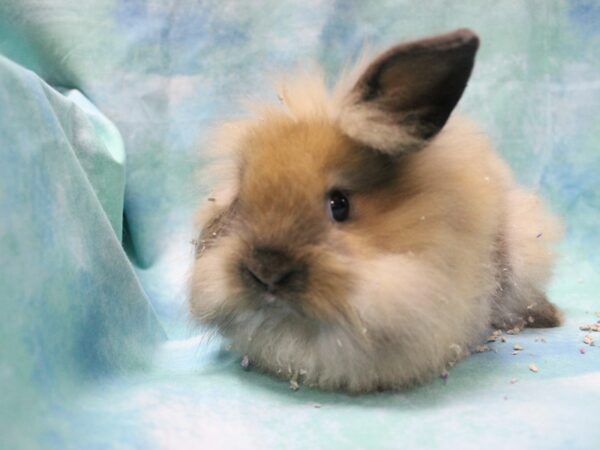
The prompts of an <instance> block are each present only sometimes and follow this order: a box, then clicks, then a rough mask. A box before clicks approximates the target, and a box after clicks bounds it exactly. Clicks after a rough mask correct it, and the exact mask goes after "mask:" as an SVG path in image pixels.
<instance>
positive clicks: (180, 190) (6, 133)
mask: <svg viewBox="0 0 600 450" xmlns="http://www.w3.org/2000/svg"><path fill="white" fill-rule="evenodd" d="M458 27H470V28H472V29H474V30H476V31H477V32H478V33H479V34H480V36H481V38H482V42H483V45H482V48H481V50H480V52H479V55H478V61H477V64H476V68H475V71H474V74H473V78H472V81H471V82H470V84H469V86H468V88H467V91H466V94H465V97H464V98H463V99H462V100H461V103H460V108H459V109H460V110H461V111H462V112H465V113H467V114H469V115H471V116H472V117H473V118H474V119H475V120H476V121H478V122H479V123H480V124H482V126H483V127H484V128H485V129H486V130H487V131H488V132H489V133H490V135H491V136H492V138H493V139H494V141H495V143H496V144H497V146H498V148H499V150H500V152H501V153H502V154H503V156H504V157H505V158H506V159H507V160H508V161H509V163H510V164H511V166H512V167H513V168H514V170H515V172H516V176H517V178H518V179H519V181H520V182H521V183H522V184H524V185H526V186H529V187H531V188H533V189H535V190H537V191H538V192H539V193H540V194H541V195H542V196H543V197H545V198H546V199H547V200H548V202H549V204H550V206H551V208H552V209H553V210H554V211H556V212H557V213H559V214H561V215H562V216H563V218H564V220H565V224H566V229H567V237H566V240H565V242H564V244H563V245H562V247H561V255H562V256H561V260H560V263H559V266H558V268H557V273H556V277H555V279H554V281H553V283H552V286H551V289H550V297H551V298H552V299H553V300H554V301H555V302H556V303H557V304H558V305H560V306H561V307H562V308H563V309H564V311H565V312H566V316H567V320H566V323H565V324H564V326H562V327H561V328H557V329H548V330H526V331H525V332H523V333H521V334H520V335H518V336H507V338H508V339H507V342H505V343H501V342H497V343H494V344H491V348H492V350H493V351H490V352H485V353H480V354H475V355H473V356H471V357H470V358H469V359H467V360H465V361H464V362H462V363H460V364H458V365H457V366H455V367H454V368H453V370H452V371H451V372H450V375H449V377H448V379H447V380H446V381H444V380H441V379H440V380H435V381H434V382H432V383H429V384H427V385H425V386H421V387H418V388H416V389H413V390H410V391H405V392H386V393H380V394H374V395H367V396H358V397H355V396H354V397H353V396H348V395H345V394H341V393H324V392H319V391H315V390H311V389H308V388H302V389H301V390H300V391H297V392H292V391H290V390H289V389H288V385H287V383H285V382H282V381H277V380H274V379H272V378H270V377H268V376H265V375H261V374H258V373H254V372H252V371H249V372H247V371H244V370H242V369H241V368H240V366H239V355H235V354H231V353H230V352H227V351H226V350H224V349H222V348H221V346H220V342H219V341H218V339H209V338H208V335H206V334H205V333H204V331H203V330H198V329H195V328H193V327H191V326H190V325H189V320H188V317H187V314H186V309H185V296H186V286H185V283H186V279H187V276H188V274H189V267H190V263H191V261H192V258H193V248H192V246H191V245H190V243H189V242H190V240H191V239H192V238H193V237H194V235H193V230H192V227H191V224H192V215H193V212H194V209H195V208H196V206H197V205H198V203H199V202H200V200H201V198H202V195H203V194H205V192H203V188H201V187H200V186H201V183H199V179H198V173H199V170H200V169H201V168H202V166H203V163H204V161H205V155H206V152H207V147H206V143H205V142H206V141H205V136H206V135H207V133H208V130H209V129H210V128H211V126H212V125H213V124H214V123H215V122H217V121H219V120H221V119H224V118H232V117H239V116H240V115H243V114H244V110H243V108H242V107H241V106H240V99H242V100H244V99H248V98H250V99H252V98H257V97H261V96H267V97H269V96H271V97H272V96H274V94H273V91H272V89H271V86H270V80H271V79H272V76H273V75H274V74H277V73H281V72H285V71H289V70H292V69H293V68H295V67H297V66H298V65H301V64H305V63H307V62H309V61H313V60H316V61H318V62H319V63H320V64H321V65H322V66H323V67H324V69H325V71H326V74H327V75H328V77H330V78H331V79H333V78H334V77H335V75H336V74H337V73H338V72H339V71H340V70H341V69H342V68H343V66H344V65H345V64H346V63H347V62H348V61H350V60H352V58H354V57H355V56H356V55H357V54H358V53H359V52H360V50H361V49H362V47H363V46H364V45H365V44H371V45H372V46H375V47H385V46H386V45H389V44H391V43H394V42H396V41H399V40H403V39H408V38H415V37H419V36H424V35H428V34H434V33H438V32H443V31H448V30H452V29H454V28H458ZM598 48H600V5H598V4H597V3H596V2H593V1H584V0H581V1H579V0H571V1H567V0H539V1H536V0H534V1H527V0H516V1H512V2H496V1H494V0H481V1H472V2H458V3H457V2H451V1H448V0H435V1H431V2H421V1H418V0H389V1H382V2H361V1H358V0H348V1H341V0H340V1H333V0H309V1H305V2H301V3H298V2H292V1H275V0H271V1H268V0H261V1H253V2H241V1H240V2H234V1H217V0H213V1H210V0H209V1H194V0H166V1H158V0H156V1H143V0H129V1H126V0H85V1H82V0H56V1H53V2H44V1H41V0H4V1H2V2H0V54H1V55H2V56H0V448H7V449H9V448H10V449H12V448H15V449H21V448H25V449H27V448H50V449H53V448H56V449H64V448H77V449H79V448H98V449H104V448H144V449H154V448H156V449H170V448H177V449H180V448H202V447H208V448H256V447H266V448H270V447H272V448H281V447H286V448H307V447H317V448H332V449H333V448H365V447H373V448H397V447H398V448H421V447H422V448H449V449H451V448H484V447H490V448H514V447H517V446H518V447H524V448H540V449H541V448H543V449H546V450H547V449H558V448H568V449H577V448H580V449H587V448H592V447H594V445H597V439H598V438H599V437H600V431H599V429H598V425H599V424H600V422H599V419H598V411H597V405H598V404H599V401H600V346H594V345H588V344H585V343H583V342H582V341H583V338H584V336H585V335H588V334H589V335H590V336H591V337H592V338H594V339H595V340H596V341H597V342H600V334H598V333H590V332H585V331H581V330H580V329H579V327H580V326H581V325H585V324H589V323H595V322H596V321H598V320H600V317H598V316H597V314H598V312H599V311H600V296H599V292H600V256H599V253H598V248H599V246H600V237H599V236H598V226H599V225H600V176H599V175H598V174H599V173H600V152H598V147H599V146H600V78H599V75H598V74H599V73H600V58H598V50H597V49H598ZM516 343H519V344H520V345H521V346H522V347H523V348H524V350H523V351H521V352H519V354H517V355H513V350H512V349H513V345H514V344H516ZM530 364H535V365H537V367H538V369H539V371H538V372H537V373H535V372H532V371H531V370H529V368H528V366H529V365H530Z"/></svg>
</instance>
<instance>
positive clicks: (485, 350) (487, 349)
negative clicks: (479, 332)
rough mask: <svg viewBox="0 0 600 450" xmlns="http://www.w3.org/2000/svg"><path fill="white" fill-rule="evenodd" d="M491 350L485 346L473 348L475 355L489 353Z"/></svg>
mask: <svg viewBox="0 0 600 450" xmlns="http://www.w3.org/2000/svg"><path fill="white" fill-rule="evenodd" d="M490 350H491V349H490V348H489V347H488V346H487V345H478V346H477V347H475V353H484V352H489V351H490Z"/></svg>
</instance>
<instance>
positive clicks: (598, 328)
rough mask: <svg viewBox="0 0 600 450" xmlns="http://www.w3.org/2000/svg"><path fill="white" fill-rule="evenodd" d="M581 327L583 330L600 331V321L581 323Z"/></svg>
mask: <svg viewBox="0 0 600 450" xmlns="http://www.w3.org/2000/svg"><path fill="white" fill-rule="evenodd" d="M579 329H580V330H581V331H593V332H597V333H600V323H590V324H589V325H581V326H580V327H579Z"/></svg>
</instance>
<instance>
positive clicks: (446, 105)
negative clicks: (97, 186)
mask: <svg viewBox="0 0 600 450" xmlns="http://www.w3.org/2000/svg"><path fill="white" fill-rule="evenodd" d="M477 42H478V41H477V40H476V37H474V35H473V34H472V33H470V32H468V31H467V30H459V31H457V32H455V33H452V34H449V35H443V36H441V37H436V38H433V39H429V40H424V41H418V42H417V43H411V44H404V45H401V46H398V47H395V48H393V49H392V50H390V51H389V52H388V53H386V54H383V55H382V56H381V57H379V58H378V59H376V60H375V61H374V62H373V63H371V65H369V66H368V67H367V69H366V70H363V71H362V72H360V73H359V76H358V80H357V79H356V77H355V78H353V79H352V78H350V80H351V81H348V80H346V81H342V82H340V84H338V87H337V89H336V90H335V91H334V93H333V94H329V93H328V92H327V89H326V88H325V86H324V83H323V81H322V78H321V77H319V76H314V77H310V76H305V77H302V78H300V79H298V80H296V81H295V82H288V83H287V84H286V85H284V87H283V88H282V90H281V97H282V101H283V103H284V106H283V107H282V108H279V107H274V106H273V107H264V108H262V109H261V111H260V112H259V113H258V118H256V119H253V120H248V121H245V122H241V123H238V124H234V125H228V126H226V127H225V130H226V131H225V133H223V134H224V135H225V140H223V141H221V142H220V144H218V148H219V151H222V152H223V156H224V159H225V160H226V161H229V162H230V163H231V170H230V171H229V174H228V176H226V177H224V178H223V179H222V180H221V181H222V183H221V184H222V186H220V187H219V188H218V189H217V190H216V191H215V192H213V194H211V198H210V201H208V202H206V203H207V204H206V206H205V207H203V208H202V210H201V212H200V215H199V217H200V220H199V222H200V228H201V230H202V232H201V236H200V239H199V241H198V247H197V255H196V256H197V258H196V261H195V265H194V269H193V275H192V280H191V296H190V309H191V313H192V316H193V317H194V318H195V319H196V320H197V321H198V322H199V323H201V324H204V325H207V326H210V327H214V328H215V329H216V330H218V331H219V332H220V333H221V334H223V335H224V336H225V337H226V338H227V339H228V341H229V342H230V343H231V345H232V347H233V348H234V349H235V350H237V351H239V352H240V353H241V354H244V355H247V356H248V358H249V360H250V361H251V362H252V364H253V365H254V366H255V367H257V368H259V369H262V370H264V371H267V372H270V373H273V374H275V375H278V376H281V377H287V378H293V379H294V380H299V381H300V382H303V383H305V384H308V385H313V386H317V387H319V388H323V389H342V390H347V391H350V392H369V391H373V390H377V389H396V388H404V387H407V386H410V385H413V384H415V383H419V382H423V381H425V380H427V379H430V378H431V377H433V376H436V375H439V374H441V373H442V372H443V371H444V370H446V369H447V368H448V367H449V366H451V365H452V364H454V363H455V362H456V361H458V360H459V359H461V358H463V357H464V356H466V355H468V354H469V352H470V351H471V350H472V349H473V348H474V347H475V346H476V345H478V344H480V343H481V342H482V340H483V339H485V337H486V336H487V334H488V333H490V331H491V330H492V328H501V329H510V328H513V327H518V328H522V327H524V326H556V325H558V324H559V323H560V320H561V315H560V312H559V311H558V309H557V308H556V307H555V306H554V305H553V304H551V303H550V302H548V300H547V299H546V297H545V295H544V289H545V285H546V284H547V282H548V280H549V277H550V274H551V270H552V262H553V252H552V244H553V243H554V242H555V241H556V240H557V239H558V238H559V237H560V225H559V223H558V221H557V220H556V219H555V218H554V217H552V216H551V215H549V214H548V213H547V212H546V211H545V210H544V208H543V205H542V204H541V202H540V200H539V199H538V198H537V196H536V195H534V194H532V193H529V192H526V191H524V190H522V189H521V188H520V187H518V186H517V185H516V184H515V182H514V180H513V179H512V176H511V173H510V170H509V168H508V166H507V165H506V164H505V163H504V162H503V161H502V160H501V159H500V158H499V156H498V155H497V154H496V153H495V151H494V150H493V148H492V147H491V145H490V143H489V142H488V140H487V138H486V137H485V135H484V134H483V133H482V132H481V131H480V130H479V129H478V128H477V127H476V126H475V125H473V124H472V123H471V122H469V121H468V120H467V119H465V118H461V117H458V116H456V115H453V116H451V117H450V113H451V111H452V109H453V107H454V105H455V104H456V102H457V101H458V98H460V95H461V94H462V89H464V86H465V85H466V81H467V79H468V77H469V75H470V70H471V66H468V64H467V63H466V62H465V60H468V59H469V58H471V60H472V58H473V57H474V54H475V50H476V48H477ZM469 46H470V47H469ZM473 46H474V49H473ZM466 47H468V48H466ZM432 52H433V53H434V55H433V56H432V55H431V54H430V53H432ZM449 52H450V55H448V53H449ZM440 53H441V56H442V57H441V58H440ZM465 53H467V54H468V55H467V56H465V55H464V54H465ZM423 55H424V56H423ZM434 57H435V58H434ZM444 58H445V59H446V60H450V61H449V62H448V61H446V62H445V63H444V64H445V66H447V67H451V69H448V68H447V67H441V68H439V67H437V66H436V64H437V63H431V61H438V60H440V59H442V60H443V59H444ZM407 59H408V63H407V64H406V65H405V64H404V62H405V61H406V60H407ZM421 63H422V64H423V67H427V68H431V67H432V65H433V68H431V72H432V73H433V75H431V76H430V78H431V79H430V80H425V81H421V78H427V76H425V77H423V76H422V75H418V76H415V77H413V78H411V77H410V76H406V75H405V73H406V72H407V71H408V72H410V71H411V70H413V69H410V68H412V67H415V66H419V64H421ZM471 64H472V63H471ZM398 65H399V66H400V67H397V66H398ZM407 67H409V69H407ZM452 67H458V69H456V70H455V69H452ZM448 71H449V72H450V75H448V73H447V72H448ZM456 71H458V72H460V73H458V74H456V73H455V72H456ZM390 72H391V73H390ZM465 72H466V74H465ZM437 73H440V74H441V75H439V76H438V75H436V74H437ZM439 79H441V80H442V81H439ZM463 79H464V80H463ZM398 80H400V81H398ZM432 80H433V81H432ZM448 80H451V84H450V88H448V83H449V82H448ZM456 80H461V81H460V82H457V81H456ZM420 83H421V84H422V83H424V84H425V85H426V86H420ZM461 83H463V85H462V87H461V86H460V84H461ZM407 85H408V86H414V85H417V86H416V87H415V88H414V89H411V90H407V89H406V86H407ZM457 86H458V87H457ZM448 90H454V91H460V92H458V93H456V92H454V93H453V94H452V95H449V94H447V91H448ZM421 91H422V92H426V93H427V95H430V94H429V92H434V93H435V94H432V95H430V97H429V98H426V99H425V100H423V95H422V94H419V95H416V94H414V92H417V93H419V92H421ZM407 92H408V93H407ZM415 96H416V97H417V98H416V99H415ZM449 97H451V98H450V99H448V98H449ZM432 98H433V100H432ZM440 98H441V99H442V100H440ZM431 104H433V105H434V106H431ZM440 105H441V106H440ZM444 116H445V117H444ZM390 118H391V119H390Z"/></svg>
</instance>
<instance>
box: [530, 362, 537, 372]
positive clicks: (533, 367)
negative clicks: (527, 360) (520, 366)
mask: <svg viewBox="0 0 600 450" xmlns="http://www.w3.org/2000/svg"><path fill="white" fill-rule="evenodd" d="M529 370H531V371H532V372H534V373H538V372H539V370H540V369H538V366H536V365H535V364H533V363H531V364H529Z"/></svg>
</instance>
